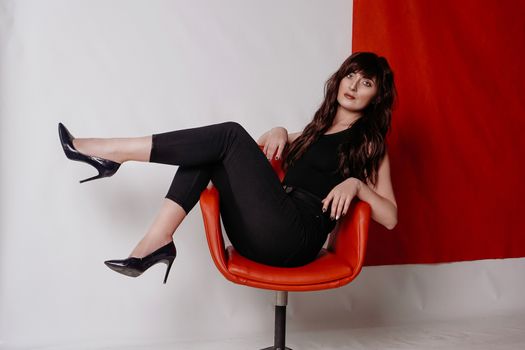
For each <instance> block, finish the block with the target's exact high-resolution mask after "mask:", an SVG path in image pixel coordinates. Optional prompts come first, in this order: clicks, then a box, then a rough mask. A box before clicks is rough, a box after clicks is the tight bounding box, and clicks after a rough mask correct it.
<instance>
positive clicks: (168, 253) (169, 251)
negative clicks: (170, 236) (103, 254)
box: [104, 241, 177, 284]
mask: <svg viewBox="0 0 525 350" xmlns="http://www.w3.org/2000/svg"><path fill="white" fill-rule="evenodd" d="M176 256H177V250H176V249H175V244H174V243H173V241H171V242H170V243H168V244H166V245H165V246H163V247H160V248H159V249H157V250H156V251H154V252H153V253H151V254H149V255H146V256H145V257H143V258H135V257H129V258H127V259H122V260H107V261H104V264H106V266H107V267H109V268H110V269H112V270H114V271H117V272H118V273H121V274H123V275H126V276H130V277H138V276H140V275H142V273H143V272H145V271H146V270H147V269H149V268H150V267H152V266H153V265H155V264H157V263H160V262H163V263H165V264H166V265H167V268H166V275H165V276H164V284H166V280H167V279H168V274H169V273H170V269H171V265H172V264H173V260H175V257H176Z"/></svg>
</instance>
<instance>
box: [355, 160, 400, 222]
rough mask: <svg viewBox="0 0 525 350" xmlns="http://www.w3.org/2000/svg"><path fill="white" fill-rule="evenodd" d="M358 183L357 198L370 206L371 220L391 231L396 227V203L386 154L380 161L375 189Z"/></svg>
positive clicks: (360, 182)
mask: <svg viewBox="0 0 525 350" xmlns="http://www.w3.org/2000/svg"><path fill="white" fill-rule="evenodd" d="M358 181H359V186H358V191H357V197H359V199H361V200H362V201H365V202H367V203H368V204H370V207H371V208H372V219H373V220H374V221H376V222H378V223H380V224H382V225H383V226H385V227H386V228H387V229H389V230H392V229H393V228H394V227H395V226H396V225H397V203H396V198H395V196H394V190H393V188H392V180H391V178H390V160H389V157H388V152H387V153H386V154H385V157H384V158H383V160H382V161H381V165H379V170H378V176H377V184H376V186H375V187H374V186H372V185H371V184H366V183H364V182H362V181H360V180H358Z"/></svg>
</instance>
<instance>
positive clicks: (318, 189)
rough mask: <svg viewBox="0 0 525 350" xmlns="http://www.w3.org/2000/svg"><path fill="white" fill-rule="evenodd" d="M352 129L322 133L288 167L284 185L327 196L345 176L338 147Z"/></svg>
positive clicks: (320, 196)
mask: <svg viewBox="0 0 525 350" xmlns="http://www.w3.org/2000/svg"><path fill="white" fill-rule="evenodd" d="M350 130H351V129H350V128H348V129H345V130H343V131H339V132H336V133H333V134H328V135H321V136H320V137H319V139H317V140H316V141H315V142H314V143H312V144H311V145H310V146H309V147H308V148H307V150H306V152H305V153H304V154H303V155H302V156H301V158H299V159H297V160H296V161H295V163H294V164H293V165H292V166H290V167H289V168H288V170H287V171H286V175H285V177H284V179H283V181H282V183H283V184H284V185H289V186H296V187H300V188H302V189H305V190H307V191H309V192H311V193H313V194H315V195H317V196H318V197H319V198H321V199H323V198H325V197H326V196H327V195H328V193H329V192H330V191H331V190H332V188H334V187H335V186H336V185H338V184H339V183H341V182H342V181H343V180H344V178H343V177H342V176H341V175H340V174H339V172H338V171H337V169H338V167H339V152H338V147H339V145H340V144H341V143H343V142H344V140H345V139H346V138H347V137H348V134H349V131H350Z"/></svg>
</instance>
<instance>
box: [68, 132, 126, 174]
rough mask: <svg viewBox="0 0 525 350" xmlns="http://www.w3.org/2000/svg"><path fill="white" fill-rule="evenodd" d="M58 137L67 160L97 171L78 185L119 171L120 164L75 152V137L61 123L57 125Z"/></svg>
mask: <svg viewBox="0 0 525 350" xmlns="http://www.w3.org/2000/svg"><path fill="white" fill-rule="evenodd" d="M58 136H59V138H60V144H61V145H62V149H63V150H64V153H65V155H66V157H67V158H68V159H71V160H74V161H78V162H84V163H87V164H89V165H91V166H93V167H94V168H95V169H97V171H98V175H96V176H93V177H90V178H87V179H84V180H81V181H80V183H84V182H87V181H91V180H95V179H101V178H103V177H110V176H113V174H115V173H116V172H117V170H118V169H119V167H120V165H121V164H120V163H117V162H114V161H112V160H109V159H104V158H99V157H95V156H87V155H85V154H83V153H80V152H79V151H77V150H76V148H75V146H73V140H74V139H75V137H73V135H71V133H70V132H69V130H67V128H66V127H65V125H64V124H62V123H58Z"/></svg>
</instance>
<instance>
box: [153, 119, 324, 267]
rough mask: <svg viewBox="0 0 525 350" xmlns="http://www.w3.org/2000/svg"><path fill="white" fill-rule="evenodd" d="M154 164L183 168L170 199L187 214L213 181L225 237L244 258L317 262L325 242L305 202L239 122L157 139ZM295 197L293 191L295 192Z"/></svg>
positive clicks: (282, 263) (284, 263)
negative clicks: (289, 188) (288, 187)
mask: <svg viewBox="0 0 525 350" xmlns="http://www.w3.org/2000/svg"><path fill="white" fill-rule="evenodd" d="M152 140H153V145H152V150H151V155H150V162H154V163H162V164H171V165H178V166H179V169H178V170H177V173H176V174H175V177H174V179H173V182H172V184H171V187H170V189H169V191H168V193H167V195H166V198H169V199H171V200H173V201H174V202H176V203H178V204H179V205H180V206H181V207H182V208H183V209H184V210H185V211H186V213H189V212H190V210H191V209H192V208H193V207H194V206H195V204H196V203H197V201H198V200H199V197H200V194H201V192H202V191H203V190H204V189H205V188H206V186H207V185H208V183H209V181H210V180H211V181H212V182H213V184H214V185H215V187H217V189H218V191H219V196H220V208H221V217H222V221H223V224H224V228H225V230H226V234H227V235H228V238H229V240H230V242H231V243H232V245H233V246H234V247H235V249H236V250H237V251H238V252H239V253H240V254H241V255H243V256H245V257H247V258H249V259H251V260H254V261H257V262H260V263H263V264H267V265H273V266H300V265H304V264H306V263H308V262H310V261H312V260H314V259H315V257H316V255H317V253H318V252H319V250H320V249H321V248H322V245H323V244H324V242H325V240H326V232H322V231H323V230H322V228H321V225H320V222H319V219H318V218H317V219H316V217H315V215H314V211H318V210H320V208H321V204H319V208H311V205H310V206H308V205H307V204H306V203H304V202H302V201H300V200H297V199H296V198H295V197H294V196H293V195H290V194H288V193H286V192H285V190H284V189H283V186H282V184H281V182H280V181H279V178H278V176H277V174H276V173H275V172H274V170H273V169H272V167H271V164H270V162H269V161H268V159H267V158H266V157H265V155H264V153H263V152H261V150H260V148H259V146H258V145H257V143H256V142H255V140H254V139H253V138H252V137H251V136H250V135H249V134H248V133H247V132H246V130H245V129H244V128H243V127H242V126H241V125H239V124H238V123H235V122H225V123H220V124H214V125H209V126H204V127H197V128H191V129H184V130H177V131H171V132H166V133H161V134H154V135H153V137H152ZM292 194H293V192H292Z"/></svg>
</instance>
